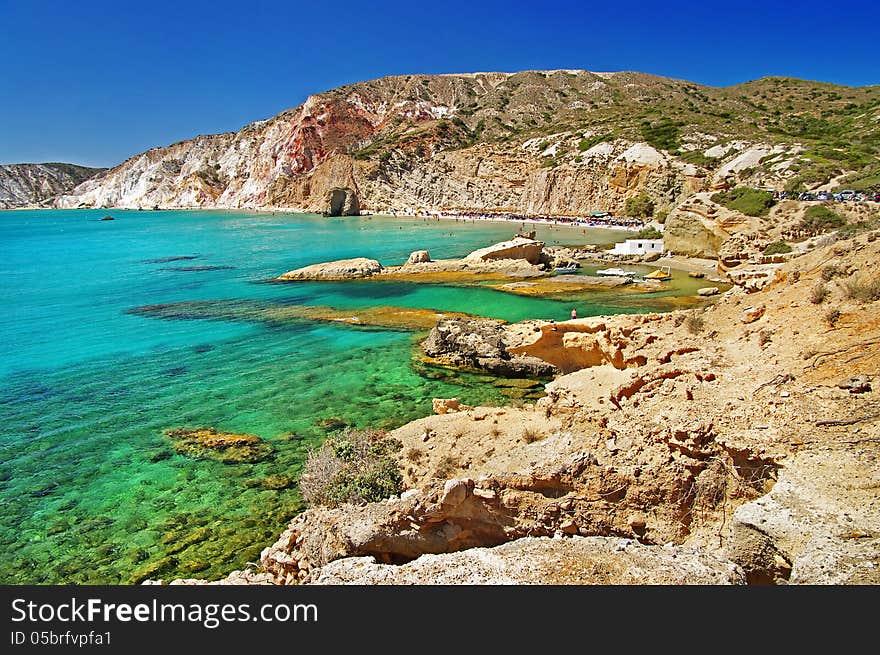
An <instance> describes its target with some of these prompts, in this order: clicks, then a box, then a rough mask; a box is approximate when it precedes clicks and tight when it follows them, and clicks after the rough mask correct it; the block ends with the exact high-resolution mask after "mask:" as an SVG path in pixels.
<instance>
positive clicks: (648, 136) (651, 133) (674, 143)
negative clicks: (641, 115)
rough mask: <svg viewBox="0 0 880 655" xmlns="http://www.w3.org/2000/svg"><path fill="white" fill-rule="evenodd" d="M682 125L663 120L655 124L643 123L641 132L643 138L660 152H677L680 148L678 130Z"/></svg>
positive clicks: (666, 119)
mask: <svg viewBox="0 0 880 655" xmlns="http://www.w3.org/2000/svg"><path fill="white" fill-rule="evenodd" d="M680 125H681V124H680V123H679V122H678V121H673V120H671V119H669V118H661V119H660V120H658V121H654V122H653V123H649V122H647V121H645V122H643V123H642V125H641V129H640V131H641V134H642V138H643V139H644V140H645V141H647V142H648V143H649V144H650V145H652V146H654V147H655V148H657V149H659V150H677V149H678V146H679V140H678V139H679V129H678V128H679V126H680Z"/></svg>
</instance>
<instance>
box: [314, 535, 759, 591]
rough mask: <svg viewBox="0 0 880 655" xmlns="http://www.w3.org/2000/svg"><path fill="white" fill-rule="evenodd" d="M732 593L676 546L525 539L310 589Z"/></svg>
mask: <svg viewBox="0 0 880 655" xmlns="http://www.w3.org/2000/svg"><path fill="white" fill-rule="evenodd" d="M427 580H430V581H431V583H432V584H441V585H456V584H463V585H472V584H491V585H502V584H510V585H522V584H531V585H534V584H552V585H556V584H558V585H639V584H642V585H688V584H690V585H719V584H720V585H740V584H745V582H746V578H745V574H744V573H743V571H742V570H741V569H740V568H739V567H738V566H737V565H735V564H733V563H732V562H729V561H725V560H723V559H720V558H718V557H714V556H711V555H707V554H705V553H701V552H700V551H698V550H695V549H693V548H685V547H679V546H671V545H670V546H664V547H656V546H644V545H642V544H640V543H639V542H638V541H636V540H634V539H619V538H612V537H571V538H564V539H563V538H559V539H554V538H550V537H525V538H523V539H517V540H516V541H511V542H510V543H506V544H504V545H502V546H496V547H495V548H472V549H471V550H465V551H461V552H458V553H449V554H445V555H422V556H421V557H419V558H418V559H416V560H413V561H412V562H409V563H407V564H403V565H400V566H394V565H390V564H380V563H378V562H376V559H375V558H373V557H350V558H347V559H341V560H336V561H335V562H331V563H330V564H328V565H326V566H325V567H323V568H322V569H321V572H320V574H319V575H318V576H317V578H316V579H315V581H314V584H320V585H339V584H358V585H400V584H425V581H427Z"/></svg>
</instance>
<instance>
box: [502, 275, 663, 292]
mask: <svg viewBox="0 0 880 655" xmlns="http://www.w3.org/2000/svg"><path fill="white" fill-rule="evenodd" d="M490 286H491V287H492V288H493V289H497V290H498V291H504V292H506V293H515V294H518V295H521V296H537V297H544V296H555V295H559V294H567V293H568V294H570V293H577V292H585V291H609V290H612V289H613V290H614V291H619V292H622V293H652V292H656V291H665V290H666V287H663V286H661V285H659V284H653V283H642V282H633V283H629V282H625V281H623V280H621V279H620V278H601V277H593V276H587V275H560V276H557V277H548V278H541V279H538V280H529V281H527V282H510V283H507V284H499V285H494V284H493V285H490Z"/></svg>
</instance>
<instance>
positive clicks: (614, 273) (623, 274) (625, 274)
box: [596, 268, 636, 277]
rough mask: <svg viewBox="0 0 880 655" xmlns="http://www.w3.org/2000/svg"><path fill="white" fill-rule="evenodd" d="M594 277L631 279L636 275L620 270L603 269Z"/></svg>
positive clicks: (632, 272) (633, 272)
mask: <svg viewBox="0 0 880 655" xmlns="http://www.w3.org/2000/svg"><path fill="white" fill-rule="evenodd" d="M596 275H606V276H608V277H632V276H634V275H636V273H635V271H625V270H623V269H622V268H603V269H602V270H599V271H596Z"/></svg>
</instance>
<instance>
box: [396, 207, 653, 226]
mask: <svg viewBox="0 0 880 655" xmlns="http://www.w3.org/2000/svg"><path fill="white" fill-rule="evenodd" d="M388 215H390V216H416V217H425V218H437V219H441V218H455V219H464V220H492V221H511V222H519V223H523V222H528V223H548V224H551V225H570V226H573V227H613V228H618V229H641V228H643V227H644V226H645V223H644V221H642V220H640V219H637V218H627V217H623V216H614V215H612V214H611V213H610V212H591V213H590V214H587V215H582V216H571V215H566V216H561V215H552V214H524V213H518V212H505V211H489V210H482V211H476V210H458V209H451V210H443V211H436V210H421V209H418V210H398V209H394V208H392V209H389V210H388Z"/></svg>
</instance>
